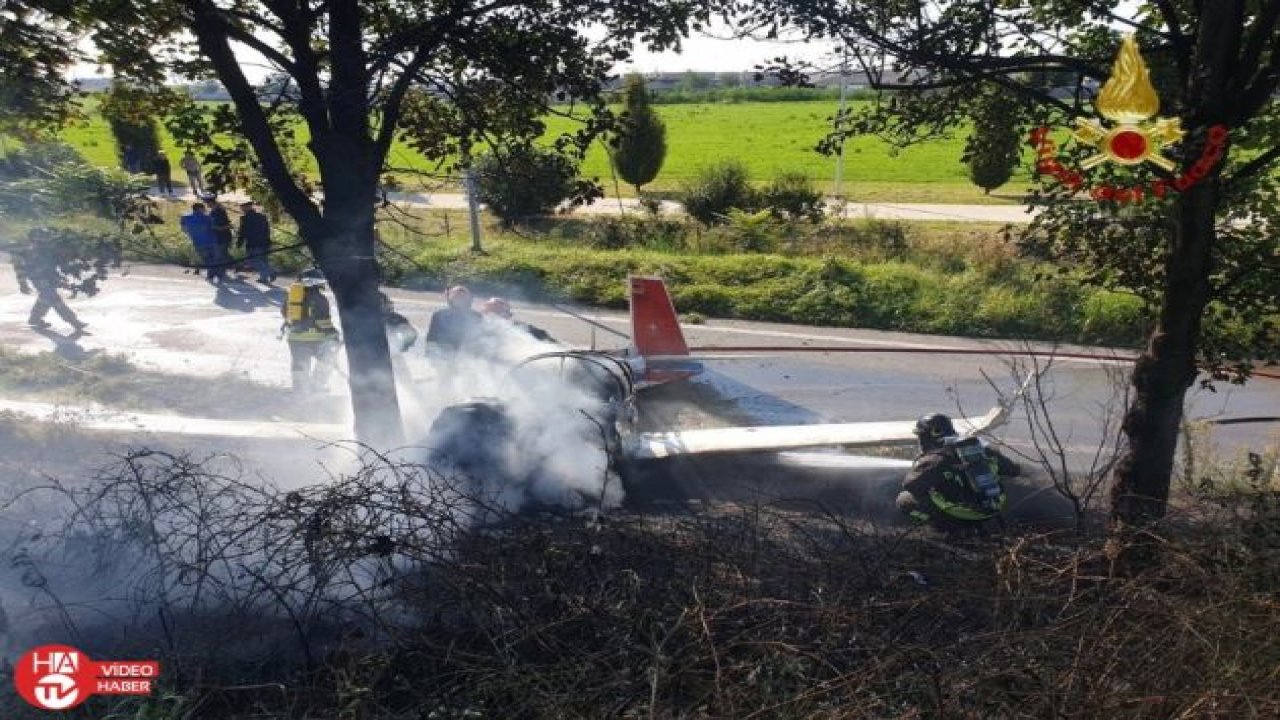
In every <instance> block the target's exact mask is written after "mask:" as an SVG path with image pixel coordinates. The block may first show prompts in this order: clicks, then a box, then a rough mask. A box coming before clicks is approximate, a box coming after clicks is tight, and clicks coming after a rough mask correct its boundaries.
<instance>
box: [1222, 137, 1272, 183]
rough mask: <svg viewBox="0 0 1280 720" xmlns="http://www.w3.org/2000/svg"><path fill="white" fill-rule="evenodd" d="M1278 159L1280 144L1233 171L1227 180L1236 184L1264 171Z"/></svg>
mask: <svg viewBox="0 0 1280 720" xmlns="http://www.w3.org/2000/svg"><path fill="white" fill-rule="evenodd" d="M1277 160H1280V145H1276V146H1273V147H1272V148H1271V149H1270V150H1267V151H1266V152H1264V153H1262V154H1261V155H1259V156H1257V157H1255V158H1254V159H1252V160H1250V161H1249V162H1247V163H1245V164H1244V165H1241V166H1240V169H1239V170H1236V171H1235V172H1233V173H1231V177H1230V178H1228V179H1227V182H1228V183H1230V184H1232V185H1234V184H1235V183H1237V182H1240V181H1243V180H1247V179H1248V178H1251V177H1253V176H1254V175H1257V174H1258V173H1260V172H1262V171H1263V170H1265V169H1266V168H1267V166H1268V165H1270V164H1271V163H1273V162H1276V161H1277Z"/></svg>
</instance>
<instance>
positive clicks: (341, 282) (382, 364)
mask: <svg viewBox="0 0 1280 720" xmlns="http://www.w3.org/2000/svg"><path fill="white" fill-rule="evenodd" d="M365 244H366V245H367V247H368V249H369V254H370V255H372V250H373V242H372V238H371V237H370V238H369V239H368V241H367V243H365ZM374 265H375V261H373V260H372V259H370V260H368V261H360V262H354V263H353V262H351V261H350V260H345V261H342V262H332V263H324V262H322V264H321V268H322V269H323V270H324V274H325V277H326V278H327V279H328V280H329V283H330V286H331V287H332V288H333V295H334V299H335V300H336V301H337V305H338V313H339V315H340V316H341V320H342V335H343V344H344V345H345V347H346V351H347V367H348V368H349V369H350V370H351V375H350V377H349V378H348V385H349V387H350V389H351V411H352V415H353V417H354V420H355V434H356V437H357V438H358V439H359V440H360V441H361V442H364V443H367V444H369V445H371V446H373V447H375V448H377V449H380V450H387V449H390V448H394V447H399V446H401V445H403V444H404V430H403V427H402V425H401V418H400V404H399V401H398V399H397V397H396V385H395V375H394V374H393V372H392V369H391V353H390V348H389V347H388V345H387V333H386V328H385V325H384V322H383V318H382V299H381V297H380V296H379V294H378V270H377V268H376V267H371V266H374Z"/></svg>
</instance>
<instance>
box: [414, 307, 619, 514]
mask: <svg viewBox="0 0 1280 720" xmlns="http://www.w3.org/2000/svg"><path fill="white" fill-rule="evenodd" d="M563 350H564V348H563V347H562V346H560V345H558V344H556V343H554V342H547V341H541V340H538V339H535V338H534V337H533V336H532V335H531V334H530V333H529V332H527V331H526V329H525V328H524V327H522V326H520V325H517V324H515V323H512V322H510V321H507V320H504V319H502V318H498V317H494V316H491V315H485V316H482V319H481V322H480V323H479V325H478V326H476V327H475V328H474V331H473V332H472V333H471V334H470V335H469V337H468V342H467V344H466V347H465V348H464V349H463V351H462V352H460V353H459V354H458V355H457V356H456V357H452V358H448V357H442V356H436V357H434V358H432V359H426V355H425V353H422V351H421V349H420V346H418V347H415V348H413V349H411V350H410V352H411V353H415V351H416V357H413V356H411V357H409V358H406V360H407V361H408V362H406V363H405V365H406V366H407V367H408V368H410V374H411V375H413V376H414V377H415V378H418V380H417V381H415V382H410V383H406V382H404V379H403V377H402V378H400V380H401V382H400V391H401V392H400V395H401V397H402V398H404V400H405V402H404V403H403V404H404V406H405V408H404V410H405V418H406V422H405V424H406V435H407V436H408V437H409V438H410V443H411V445H415V446H417V448H418V449H419V451H420V452H422V453H423V455H424V456H426V457H429V456H431V455H432V454H433V453H435V452H437V451H440V450H443V448H438V447H429V446H430V445H432V444H433V441H432V439H431V438H429V437H428V433H429V431H430V429H431V427H432V425H433V423H435V421H436V419H437V418H439V417H440V414H441V412H443V411H444V410H445V409H446V408H449V407H450V406H453V405H457V404H462V403H470V402H484V403H489V404H493V405H495V406H500V407H501V408H502V412H503V414H504V415H505V417H506V418H507V420H509V421H510V423H511V432H510V435H509V437H508V438H507V442H505V443H503V446H502V447H490V448H484V447H473V448H471V449H472V450H474V451H475V452H476V453H477V454H481V455H489V454H491V455H492V456H493V458H494V460H495V462H494V463H492V464H491V465H490V466H489V467H485V468H480V469H477V468H475V467H472V468H470V469H469V474H470V476H471V480H472V481H473V482H475V483H476V484H477V485H478V486H479V488H480V489H481V490H482V492H483V494H484V495H485V497H486V499H488V500H489V501H490V502H492V503H494V504H496V505H497V506H498V507H499V508H501V509H502V510H506V511H518V510H520V509H522V508H525V507H528V506H529V505H531V504H533V505H554V506H558V507H562V508H567V509H571V510H576V509H583V508H596V509H609V508H613V507H617V506H618V505H619V504H621V502H622V499H623V491H622V485H621V481H620V480H619V478H618V477H617V475H616V473H614V472H613V470H611V468H610V457H609V453H608V451H607V450H606V447H605V444H606V441H605V437H606V433H608V432H609V430H610V428H609V427H608V426H609V425H611V424H612V423H613V418H612V416H611V412H610V407H609V406H608V403H606V402H605V400H604V398H602V397H601V396H600V395H599V394H598V393H597V392H595V388H594V385H593V382H596V381H599V380H601V379H602V378H601V371H600V369H599V368H598V367H597V366H595V365H593V363H592V362H591V361H590V360H583V359H575V358H563V357H550V358H544V359H541V360H535V361H533V362H531V363H529V364H526V365H521V363H522V362H524V361H526V360H529V359H530V358H535V357H536V356H539V355H542V354H545V353H555V352H559V351H563ZM486 440H487V438H485V437H475V438H471V439H470V440H469V442H474V443H482V442H486ZM489 440H491V439H489ZM463 442H468V440H467V439H465V438H464V439H463ZM433 469H436V470H441V471H444V472H448V471H449V470H450V468H447V467H445V468H433Z"/></svg>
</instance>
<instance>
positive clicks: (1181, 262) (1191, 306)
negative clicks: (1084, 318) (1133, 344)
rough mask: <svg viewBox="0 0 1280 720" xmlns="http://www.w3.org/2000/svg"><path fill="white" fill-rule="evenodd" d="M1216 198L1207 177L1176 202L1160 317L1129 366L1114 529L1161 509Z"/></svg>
mask: <svg viewBox="0 0 1280 720" xmlns="http://www.w3.org/2000/svg"><path fill="white" fill-rule="evenodd" d="M1217 199H1218V188H1217V180H1216V178H1214V179H1206V182H1204V183H1202V184H1200V185H1197V186H1194V187H1192V188H1190V189H1189V190H1188V191H1187V192H1186V194H1184V195H1183V196H1182V197H1181V198H1180V199H1179V202H1178V206H1177V212H1178V222H1177V227H1176V230H1175V232H1174V236H1173V238H1172V241H1171V244H1170V248H1169V253H1168V257H1167V259H1166V263H1165V272H1166V275H1165V280H1164V289H1163V303H1162V305H1161V308H1160V317H1159V321H1158V323H1157V325H1156V328H1155V330H1154V332H1153V333H1152V335H1151V340H1150V342H1149V343H1148V345H1147V349H1146V351H1145V352H1143V353H1142V355H1141V356H1140V357H1139V358H1138V361H1137V363H1136V365H1135V366H1134V370H1133V376H1132V379H1131V382H1132V384H1133V389H1134V392H1133V399H1132V401H1131V403H1130V405H1129V409H1128V411H1127V412H1126V414H1125V418H1124V425H1123V430H1124V434H1125V438H1126V439H1127V441H1128V448H1127V450H1126V452H1125V454H1124V456H1123V457H1122V458H1121V460H1120V462H1119V463H1118V464H1117V466H1116V472H1115V482H1114V484H1113V485H1112V488H1111V517H1112V520H1113V521H1114V523H1115V524H1116V529H1117V530H1119V531H1121V532H1124V531H1126V530H1127V529H1128V528H1141V527H1145V526H1148V525H1150V524H1151V523H1153V522H1155V521H1157V520H1159V519H1160V518H1162V517H1164V514H1165V508H1166V505H1167V503H1168V500H1169V484H1170V479H1171V477H1172V474H1173V458H1174V455H1175V451H1176V449H1177V443H1178V429H1179V427H1180V426H1181V424H1182V410H1183V400H1184V397H1185V395H1186V391H1187V389H1188V388H1190V387H1191V385H1192V383H1194V382H1195V378H1196V351H1197V341H1198V338H1199V337H1200V321H1201V316H1202V314H1203V313H1204V309H1205V306H1206V305H1207V304H1208V302H1209V290H1210V286H1209V272H1210V263H1211V262H1212V249H1213V244H1214V240H1215V232H1214V225H1213V223H1214V216H1215V212H1216V209H1217Z"/></svg>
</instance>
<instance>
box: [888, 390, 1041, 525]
mask: <svg viewBox="0 0 1280 720" xmlns="http://www.w3.org/2000/svg"><path fill="white" fill-rule="evenodd" d="M914 432H915V435H916V437H918V438H919V439H920V455H919V457H917V458H916V460H915V463H914V464H913V465H912V467H911V470H910V472H908V473H907V476H906V478H905V479H904V480H903V483H902V487H903V490H902V492H901V493H900V494H899V495H898V501H897V504H898V508H899V509H900V510H902V511H903V512H904V513H906V514H907V515H909V516H911V517H912V518H913V519H916V520H919V521H922V522H928V523H930V524H932V525H934V526H935V527H937V528H939V529H942V530H958V529H961V528H964V527H976V526H980V525H981V524H982V523H984V522H986V521H987V520H991V519H993V518H996V517H998V516H999V515H1000V513H1001V512H1003V511H1004V508H1005V505H1006V502H1007V499H1006V497H1005V492H1004V484H1003V482H1002V480H1003V479H1004V478H1009V477H1015V476H1017V475H1019V474H1020V473H1021V469H1020V468H1019V467H1018V465H1017V463H1015V462H1013V461H1012V460H1010V459H1009V458H1007V457H1005V456H1004V455H1002V454H1000V453H999V452H997V451H996V450H994V449H993V448H990V447H987V445H986V444H985V443H983V442H982V441H981V440H980V439H978V438H976V437H967V438H962V437H960V436H959V435H958V434H957V433H956V430H955V427H954V426H953V425H952V423H951V418H949V417H947V416H946V415H943V414H941V413H931V414H928V415H924V416H922V417H921V418H920V419H919V420H917V421H916V426H915V429H914Z"/></svg>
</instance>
